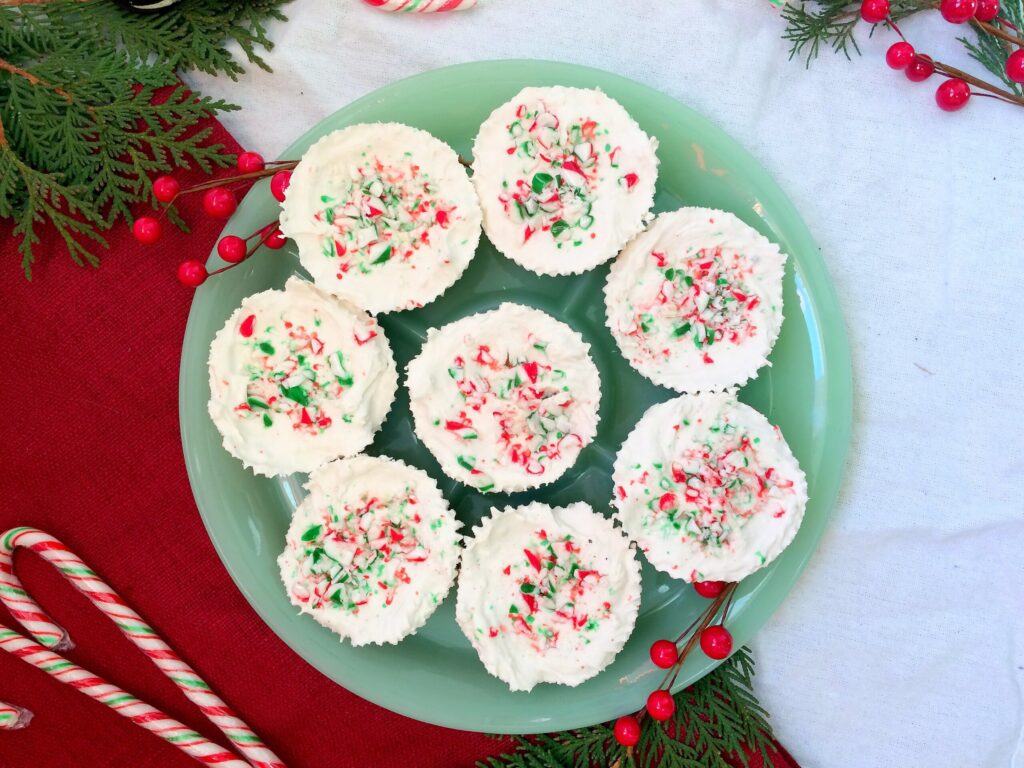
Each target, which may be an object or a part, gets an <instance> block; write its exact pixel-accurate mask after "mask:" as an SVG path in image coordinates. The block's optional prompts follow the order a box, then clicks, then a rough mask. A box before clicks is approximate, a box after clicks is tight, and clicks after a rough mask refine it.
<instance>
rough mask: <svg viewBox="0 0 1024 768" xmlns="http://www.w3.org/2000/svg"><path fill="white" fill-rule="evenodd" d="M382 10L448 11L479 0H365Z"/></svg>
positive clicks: (462, 7) (411, 11) (463, 9)
mask: <svg viewBox="0 0 1024 768" xmlns="http://www.w3.org/2000/svg"><path fill="white" fill-rule="evenodd" d="M363 2H364V3H366V4H367V5H372V6H373V7H374V8H377V9H379V10H381V11H388V12H389V13H447V12H448V11H465V10H467V9H469V8H472V7H473V6H474V5H476V3H477V0H363Z"/></svg>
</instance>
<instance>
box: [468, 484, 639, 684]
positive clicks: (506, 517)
mask: <svg viewBox="0 0 1024 768" xmlns="http://www.w3.org/2000/svg"><path fill="white" fill-rule="evenodd" d="M473 534H474V535H473V538H472V539H468V540H467V542H466V551H465V553H464V554H463V559H462V569H461V573H460V574H459V585H458V600H457V603H456V610H455V615H456V620H457V621H458V623H459V627H461V629H462V631H463V633H464V634H465V635H466V637H467V638H468V639H469V641H470V643H472V645H473V648H474V649H476V652H477V654H478V655H479V656H480V660H481V661H482V662H483V665H484V666H485V667H486V668H487V671H488V672H489V673H490V674H492V675H494V676H495V677H497V678H499V679H501V680H503V681H505V682H506V683H507V684H508V686H509V688H511V689H512V690H513V691H529V690H531V689H532V688H533V687H534V686H535V685H536V684H537V683H559V684H562V685H569V686H575V685H579V684H580V683H582V682H583V681H584V680H588V679H590V678H591V677H594V676H595V675H596V674H598V673H599V672H600V671H601V670H603V669H604V668H605V667H607V666H608V665H609V664H611V662H612V660H613V659H614V658H615V656H616V655H617V654H618V652H619V651H620V650H622V647H623V646H624V645H625V643H626V640H628V639H629V636H630V634H632V632H633V626H634V625H635V623H636V617H637V612H638V610H639V607H640V563H639V562H638V561H637V559H636V555H635V552H634V550H633V548H632V546H631V545H630V543H629V540H628V539H627V538H626V537H625V536H624V535H623V533H622V531H620V530H619V529H617V528H615V527H614V526H613V525H612V523H611V521H610V520H608V519H607V518H605V517H603V516H602V515H599V514H597V513H596V512H594V510H593V509H591V508H590V506H589V505H587V504H585V503H583V502H578V503H575V504H570V505H569V506H567V507H562V508H557V507H549V506H547V505H546V504H540V503H537V502H534V503H531V504H528V505H526V506H523V507H515V508H511V507H510V508H507V509H505V510H503V511H499V510H496V509H495V510H492V512H491V516H490V517H489V518H487V519H486V520H484V521H483V523H482V524H481V525H480V526H479V527H477V528H475V529H474V531H473Z"/></svg>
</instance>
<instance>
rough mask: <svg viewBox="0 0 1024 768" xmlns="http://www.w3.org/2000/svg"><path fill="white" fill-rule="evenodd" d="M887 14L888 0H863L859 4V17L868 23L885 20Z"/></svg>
mask: <svg viewBox="0 0 1024 768" xmlns="http://www.w3.org/2000/svg"><path fill="white" fill-rule="evenodd" d="M888 16H889V0H864V2H862V3H861V4H860V17H861V18H862V19H864V21H866V22H868V23H869V24H877V23H878V22H880V21H885V20H886V18H888Z"/></svg>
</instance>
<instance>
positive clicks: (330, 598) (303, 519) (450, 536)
mask: <svg viewBox="0 0 1024 768" xmlns="http://www.w3.org/2000/svg"><path fill="white" fill-rule="evenodd" d="M306 489H307V491H308V495H307V496H306V498H305V499H304V500H303V501H302V503H301V504H300V505H299V506H298V508H296V510H295V515H294V517H293V518H292V523H291V526H290V527H289V528H288V534H287V536H286V544H285V549H284V552H283V553H282V554H281V556H280V557H279V558H278V565H279V566H280V568H281V578H282V579H283V580H284V585H285V590H286V591H287V594H288V599H289V600H290V601H291V602H292V604H293V605H294V606H296V607H297V608H298V609H299V610H300V612H302V613H306V614H309V615H310V616H312V617H313V618H314V619H316V620H317V621H318V622H319V623H320V624H322V625H323V626H325V627H327V628H328V629H331V630H333V631H334V632H337V633H338V635H340V636H341V637H342V638H343V639H348V640H349V641H350V642H351V643H352V645H366V644H368V643H397V642H398V641H400V640H401V639H402V638H404V637H407V636H408V635H411V634H412V633H414V632H415V631H416V630H417V629H419V628H420V627H422V626H423V624H424V623H425V622H426V621H427V619H428V618H429V617H430V615H431V614H432V613H433V612H434V610H435V609H436V608H437V606H438V605H440V603H441V601H442V600H444V598H445V595H447V594H448V590H449V589H451V586H452V583H453V582H454V580H455V568H456V565H457V564H458V562H459V554H460V546H459V542H460V540H461V536H460V535H459V533H458V528H459V526H460V525H461V523H459V522H458V521H457V520H456V519H455V516H454V515H453V514H452V512H451V510H450V509H449V508H448V503H447V502H446V501H445V499H444V497H443V496H442V495H441V491H440V490H438V487H437V484H436V483H435V482H434V481H433V480H432V479H431V478H430V476H429V475H427V473H426V472H424V471H422V470H420V469H416V468H415V467H410V466H409V465H407V464H404V463H402V462H401V461H397V460H395V459H389V458H384V457H372V456H362V455H361V456H355V457H353V458H350V459H340V460H338V461H335V462H332V463H330V464H328V465H327V466H325V467H323V468H321V469H318V470H317V471H316V472H314V473H313V474H311V475H310V478H309V482H308V483H307V484H306Z"/></svg>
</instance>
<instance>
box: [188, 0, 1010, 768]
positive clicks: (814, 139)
mask: <svg viewBox="0 0 1024 768" xmlns="http://www.w3.org/2000/svg"><path fill="white" fill-rule="evenodd" d="M287 13H288V15H289V16H290V17H291V21H289V22H288V23H287V24H275V25H273V28H272V30H271V32H272V34H271V37H272V38H273V40H274V41H275V43H276V45H277V47H276V48H275V50H274V51H273V52H272V53H271V54H269V55H268V56H267V57H266V58H267V60H268V62H269V63H270V64H271V65H272V66H273V68H274V73H273V74H267V73H264V72H262V71H260V70H258V69H255V68H250V70H249V72H248V73H247V74H246V75H244V76H243V77H242V78H241V79H240V81H239V82H238V83H232V82H231V81H229V80H227V79H225V78H217V79H212V78H209V77H206V76H199V75H193V76H190V77H189V79H190V81H191V82H193V83H195V84H196V85H197V86H199V87H200V88H201V89H202V90H203V91H205V92H207V93H210V94H213V95H216V96H221V97H223V98H225V99H228V100H230V101H234V102H235V103H238V104H241V105H242V107H243V109H242V111H241V112H237V113H233V114H229V115H226V116H225V117H224V122H225V124H226V125H227V127H228V128H229V129H230V130H231V131H232V132H234V134H235V136H237V137H238V139H239V140H240V141H241V142H242V143H243V144H244V145H246V146H247V147H249V148H252V149H256V150H259V151H261V152H263V153H264V154H266V155H267V156H268V157H270V156H273V155H275V154H276V153H278V152H280V151H281V150H282V149H283V148H284V147H285V146H286V145H287V144H288V143H290V142H291V141H292V139H293V138H294V137H296V136H297V135H299V134H300V133H302V132H303V131H305V130H306V129H307V128H308V127H309V126H311V125H312V124H313V123H315V122H317V121H318V120H320V119H321V118H322V117H324V116H325V115H327V114H329V113H331V112H333V111H334V110H335V109H337V108H339V107H341V106H343V105H344V104H346V103H347V102H349V101H351V100H352V99H355V98H357V97H359V96H362V95H363V94H365V93H367V92H369V91H372V90H374V89H375V88H378V87H380V86H382V85H384V84H386V83H390V82H392V81H394V80H397V79H399V78H402V77H406V76H408V75H412V74H415V73H418V72H422V71H424V70H427V69H433V68H435V67H441V66H444V65H447V64H452V63H456V62H462V61H471V60H479V59H489V58H509V57H526V58H549V59H551V58H553V59H562V60H566V61H571V62H577V63H581V64H587V65H591V66H597V67H602V68H604V69H608V70H611V71H613V72H617V73H619V74H622V75H625V76H627V77H631V78H634V79H636V80H639V81H641V82H644V83H647V84H649V85H652V86H654V87H656V88H658V89H660V90H662V91H664V92H665V93H668V94H669V95H671V96H673V97H675V98H676V99H679V100H680V101H682V102H684V103H686V104H689V105H690V106H692V107H694V108H695V109H697V110H699V111H701V112H703V113H704V114H705V115H707V116H708V117H710V118H711V119H712V120H713V121H714V122H716V123H717V124H718V125H720V126H721V127H722V128H724V129H725V130H726V131H728V132H729V133H730V134H732V135H733V136H734V137H735V138H736V139H737V140H739V141H740V142H741V143H742V144H744V145H745V146H746V147H748V148H749V149H750V150H751V151H752V152H753V154H754V155H755V156H757V157H758V158H759V159H760V161H761V162H762V163H763V164H764V165H765V166H766V167H767V168H768V170H769V171H770V172H771V173H772V174H773V175H774V176H775V178H776V179H777V180H778V181H779V183H780V184H781V186H782V187H783V189H785V190H786V192H787V193H788V194H789V195H790V196H791V197H792V198H793V200H794V202H795V203H796V205H797V207H798V208H799V210H800V211H801V212H802V214H803V216H804V219H805V220H806V222H807V224H808V226H809V227H810V229H811V231H812V233H813V234H814V236H815V237H816V239H817V241H818V243H819V244H820V245H821V248H822V251H823V253H824V256H825V259H826V261H827V263H828V265H829V268H830V270H831V274H832V277H833V279H834V281H835V283H836V286H837V289H838V293H839V300H840V302H841V304H842V308H843V311H844V313H845V316H846V319H847V323H848V329H849V334H850V340H851V344H852V348H853V360H854V369H855V383H856V402H855V428H854V435H853V446H852V450H851V454H850V460H849V467H848V470H847V475H846V480H845V484H844V488H843V491H842V494H841V497H840V501H839V504H838V506H837V508H836V510H835V514H834V518H833V521H832V524H831V527H830V529H829V531H828V532H827V533H826V535H825V538H824V540H823V541H822V544H821V547H820V549H819V550H818V552H817V554H816V555H815V557H814V559H813V561H812V562H811V564H810V567H809V568H808V569H807V572H806V573H805V574H804V576H803V577H802V578H801V580H800V582H799V584H798V585H797V587H796V589H795V590H794V591H793V593H792V595H791V596H790V597H789V599H788V600H787V601H786V603H785V605H784V606H783V608H782V609H781V610H780V611H779V612H778V613H777V614H776V615H775V617H774V618H773V619H772V620H771V621H770V622H769V623H768V624H767V626H766V627H765V628H764V629H763V630H762V631H761V632H760V634H759V635H758V636H757V639H756V641H755V642H754V650H755V652H756V657H757V661H758V670H759V671H758V676H757V681H756V686H757V691H758V693H759V695H760V697H761V699H762V702H763V703H764V704H765V706H766V707H767V708H768V710H769V711H770V712H771V714H772V722H773V723H774V726H775V729H776V731H777V734H778V736H779V738H780V739H781V740H782V742H783V743H784V744H786V745H787V747H788V748H789V749H790V750H791V751H792V753H793V755H794V756H795V757H796V758H797V759H798V760H799V761H801V762H802V763H804V764H805V765H807V766H863V767H864V768H870V767H871V766H879V767H884V768H892V767H893V766H928V767H929V768H931V767H932V766H972V767H973V766H978V767H981V766H992V767H993V768H996V767H997V766H998V767H1004V766H1007V765H1011V766H1024V734H1022V728H1024V726H1022V723H1024V620H1022V617H1024V565H1022V563H1024V501H1022V498H1024V496H1022V490H1024V489H1022V482H1021V481H1022V480H1024V439H1022V432H1024V408H1022V406H1021V400H1020V392H1021V389H1022V386H1024V363H1022V356H1021V346H1022V341H1024V323H1022V322H1021V316H1022V310H1024V300H1022V296H1024V285H1022V277H1024V173H1022V171H1024V155H1022V144H1021V137H1022V136H1024V110H1021V109H1019V108H1014V107H1010V106H1007V105H1003V104H999V103H996V102H994V101H991V100H987V99H975V100H974V103H971V104H969V105H968V107H967V108H966V109H964V110H963V111H962V112H959V113H956V114H951V115H950V114H945V113H943V112H940V111H939V110H938V109H937V108H936V107H935V104H934V100H933V94H934V86H935V85H936V84H937V80H932V81H929V82H928V83H925V84H914V83H910V82H909V81H907V80H906V79H905V78H904V77H903V75H902V74H901V73H894V72H892V71H891V70H889V69H888V68H887V67H886V66H885V63H884V60H883V58H882V56H883V53H884V50H885V47H886V46H887V45H888V43H889V42H891V41H892V40H891V36H890V35H886V34H884V33H882V34H879V35H876V36H875V39H873V40H871V41H867V40H866V36H864V35H862V43H861V47H862V49H863V51H864V53H865V56H864V57H863V58H859V59H855V60H854V61H853V62H848V61H846V60H845V59H844V58H843V57H841V56H834V55H831V54H830V53H827V54H826V55H825V56H823V57H822V58H821V59H819V60H818V61H817V62H816V63H815V64H814V65H813V66H812V67H811V69H810V70H809V71H806V70H805V69H804V67H803V64H802V63H799V62H795V61H794V62H791V61H788V60H787V44H786V43H785V42H784V41H782V40H781V39H780V34H781V32H782V29H783V24H782V21H781V19H780V18H779V17H778V15H777V13H776V12H775V11H774V10H773V9H772V7H771V6H770V5H769V4H768V3H767V2H766V0H745V1H742V2H741V1H740V0H719V1H718V2H716V1H715V0H685V1H684V2H664V3H651V2H644V0H543V1H542V0H482V2H481V5H480V6H478V7H477V8H476V9H474V10H471V11H468V12H465V13H458V14H451V15H447V16H446V17H440V18H439V17H423V16H394V15H389V14H384V13H381V12H379V11H376V10H373V9H371V8H369V7H364V6H363V5H362V4H361V3H359V2H357V1H356V0H298V2H294V3H292V5H291V6H290V7H288V8H287ZM930 16H932V17H933V18H927V19H916V20H912V21H909V22H908V23H907V24H906V28H905V31H906V32H907V33H908V35H909V36H910V37H911V39H912V40H913V41H915V42H916V43H917V45H918V48H919V49H921V48H924V49H925V50H929V51H931V52H933V53H936V54H938V53H940V52H941V58H942V59H943V60H946V61H948V62H949V63H952V64H955V65H960V64H963V65H964V66H965V67H971V66H972V65H970V64H969V63H966V59H965V57H964V56H963V55H962V54H961V53H960V46H959V44H957V43H956V42H955V41H954V40H953V34H952V33H953V30H952V29H951V28H950V27H949V26H948V25H946V24H945V23H944V22H942V21H941V19H940V18H939V17H938V14H930Z"/></svg>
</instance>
